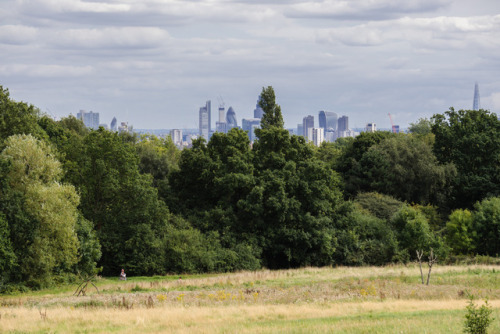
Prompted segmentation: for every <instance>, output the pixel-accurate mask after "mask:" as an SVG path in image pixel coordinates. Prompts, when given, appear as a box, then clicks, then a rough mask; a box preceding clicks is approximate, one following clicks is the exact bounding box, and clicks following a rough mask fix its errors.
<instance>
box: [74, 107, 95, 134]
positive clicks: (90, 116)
mask: <svg viewBox="0 0 500 334" xmlns="http://www.w3.org/2000/svg"><path fill="white" fill-rule="evenodd" d="M76 118H78V119H80V120H82V122H83V124H85V126H86V127H87V128H91V129H94V130H97V129H99V113H98V112H93V111H89V112H87V111H85V110H80V112H78V113H77V114H76Z"/></svg>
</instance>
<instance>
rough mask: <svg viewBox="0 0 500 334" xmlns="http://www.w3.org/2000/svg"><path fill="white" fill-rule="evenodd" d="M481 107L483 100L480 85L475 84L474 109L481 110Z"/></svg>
mask: <svg viewBox="0 0 500 334" xmlns="http://www.w3.org/2000/svg"><path fill="white" fill-rule="evenodd" d="M479 108H481V101H480V99H479V85H478V84H477V82H476V84H475V85H474V101H473V102H472V110H479Z"/></svg>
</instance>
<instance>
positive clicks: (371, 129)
mask: <svg viewBox="0 0 500 334" xmlns="http://www.w3.org/2000/svg"><path fill="white" fill-rule="evenodd" d="M365 131H366V132H375V131H377V124H375V123H366V128H365Z"/></svg>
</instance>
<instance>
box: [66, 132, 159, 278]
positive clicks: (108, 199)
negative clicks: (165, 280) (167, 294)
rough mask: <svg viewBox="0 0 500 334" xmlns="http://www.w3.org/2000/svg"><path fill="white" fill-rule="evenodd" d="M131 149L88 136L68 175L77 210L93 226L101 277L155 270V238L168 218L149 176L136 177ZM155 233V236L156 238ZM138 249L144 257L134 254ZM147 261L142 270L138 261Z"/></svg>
mask: <svg viewBox="0 0 500 334" xmlns="http://www.w3.org/2000/svg"><path fill="white" fill-rule="evenodd" d="M138 164H139V159H138V157H137V154H136V152H135V148H134V147H133V145H132V144H130V143H124V142H123V141H122V138H121V137H120V136H119V135H118V134H117V133H113V132H109V131H106V130H103V129H99V130H98V131H92V132H91V133H90V134H89V135H87V136H86V137H85V139H84V151H83V153H82V156H81V160H80V164H79V165H80V170H79V172H78V174H76V175H74V176H73V179H74V180H75V185H76V186H77V187H78V189H79V190H80V193H81V210H82V213H83V215H84V217H85V218H86V219H89V220H91V221H93V222H94V224H95V227H96V229H97V232H98V236H99V240H100V242H101V245H102V258H101V261H100V262H99V264H100V265H102V266H103V268H104V273H105V274H116V273H117V272H119V270H120V269H121V268H122V267H125V266H127V265H128V266H129V267H130V269H128V268H127V270H128V271H129V272H130V273H131V274H142V273H146V272H147V273H153V272H156V270H158V268H160V264H159V263H157V262H160V261H161V257H160V256H159V252H160V248H159V246H158V242H159V241H158V240H157V239H158V238H159V235H161V233H159V232H160V231H161V230H162V229H164V225H165V223H164V221H165V219H166V217H167V215H168V211H167V209H166V207H165V206H164V205H163V203H162V202H161V201H159V200H158V195H157V191H156V189H155V188H154V187H153V186H152V177H151V176H150V175H147V174H144V175H141V174H140V173H139V167H138ZM157 231H158V233H157ZM138 247H140V249H142V250H143V251H144V252H145V253H144V254H139V251H137V248H138ZM146 258H147V259H150V260H148V261H147V263H144V264H142V265H141V263H140V262H141V261H142V260H145V259H146Z"/></svg>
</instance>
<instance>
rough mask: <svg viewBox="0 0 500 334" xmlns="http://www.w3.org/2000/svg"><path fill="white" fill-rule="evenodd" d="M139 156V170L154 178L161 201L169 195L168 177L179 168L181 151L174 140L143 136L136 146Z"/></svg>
mask: <svg viewBox="0 0 500 334" xmlns="http://www.w3.org/2000/svg"><path fill="white" fill-rule="evenodd" d="M135 147H136V150H137V154H138V156H139V170H140V172H141V173H142V174H146V173H147V174H150V175H151V176H153V185H154V186H155V187H156V188H157V189H158V194H159V196H160V198H161V199H166V198H167V197H168V193H169V184H168V176H169V174H170V173H171V172H172V171H173V170H176V169H177V168H178V165H179V159H180V151H179V150H178V149H177V147H175V145H174V143H173V142H172V139H171V138H170V136H169V137H167V138H166V139H162V138H157V137H155V136H142V137H141V140H140V141H138V142H137V144H136V145H135Z"/></svg>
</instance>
